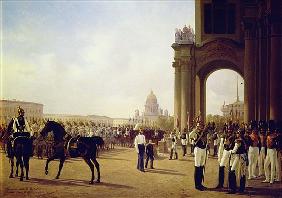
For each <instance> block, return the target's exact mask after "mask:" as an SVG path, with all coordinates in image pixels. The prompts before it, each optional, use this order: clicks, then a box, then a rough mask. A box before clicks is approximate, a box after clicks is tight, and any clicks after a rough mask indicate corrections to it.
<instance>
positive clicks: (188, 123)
mask: <svg viewBox="0 0 282 198" xmlns="http://www.w3.org/2000/svg"><path fill="white" fill-rule="evenodd" d="M187 114H188V118H187V128H188V130H187V131H189V129H190V114H189V112H187Z"/></svg>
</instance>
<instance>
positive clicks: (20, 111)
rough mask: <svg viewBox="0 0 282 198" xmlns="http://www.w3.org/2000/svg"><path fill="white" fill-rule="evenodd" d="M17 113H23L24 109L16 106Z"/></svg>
mask: <svg viewBox="0 0 282 198" xmlns="http://www.w3.org/2000/svg"><path fill="white" fill-rule="evenodd" d="M18 114H19V115H23V114H24V109H23V108H21V107H20V106H18Z"/></svg>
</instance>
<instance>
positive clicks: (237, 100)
mask: <svg viewBox="0 0 282 198" xmlns="http://www.w3.org/2000/svg"><path fill="white" fill-rule="evenodd" d="M236 102H239V93H238V75H237V99H236Z"/></svg>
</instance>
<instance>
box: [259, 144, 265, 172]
mask: <svg viewBox="0 0 282 198" xmlns="http://www.w3.org/2000/svg"><path fill="white" fill-rule="evenodd" d="M265 149H266V148H265V147H261V149H260V152H259V158H258V167H259V176H261V175H264V162H265Z"/></svg>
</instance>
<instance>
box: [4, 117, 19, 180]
mask: <svg viewBox="0 0 282 198" xmlns="http://www.w3.org/2000/svg"><path fill="white" fill-rule="evenodd" d="M13 123H14V120H13V119H12V120H11V121H10V122H9V124H8V126H7V129H6V131H4V135H3V136H2V141H3V143H4V147H5V144H6V152H7V157H8V158H9V162H10V164H11V170H10V176H9V177H10V178H13V177H14V165H15V161H14V159H15V152H14V148H13V138H12V137H11V135H12V133H13ZM18 170H19V162H18V161H16V174H15V176H16V177H17V176H18Z"/></svg>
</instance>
